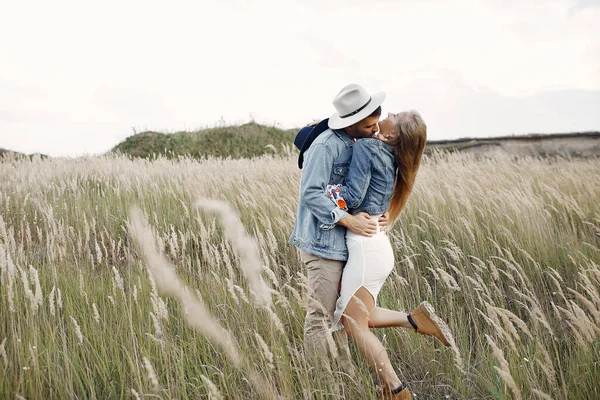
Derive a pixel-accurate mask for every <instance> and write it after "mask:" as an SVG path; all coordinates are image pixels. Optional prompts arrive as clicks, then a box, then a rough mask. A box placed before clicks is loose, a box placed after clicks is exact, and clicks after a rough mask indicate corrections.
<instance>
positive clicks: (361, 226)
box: [338, 212, 377, 237]
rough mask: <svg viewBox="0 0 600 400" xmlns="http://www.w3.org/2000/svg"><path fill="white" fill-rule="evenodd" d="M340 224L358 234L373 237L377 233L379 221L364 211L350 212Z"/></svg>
mask: <svg viewBox="0 0 600 400" xmlns="http://www.w3.org/2000/svg"><path fill="white" fill-rule="evenodd" d="M338 224H339V225H342V226H343V227H344V228H346V229H350V231H351V232H353V233H356V234H357V235H362V236H368V237H371V236H373V235H375V234H376V233H377V222H375V221H373V220H372V219H371V216H370V215H369V214H367V213H364V212H360V213H358V214H355V215H351V214H348V216H346V217H344V218H342V219H341V220H340V221H339V222H338Z"/></svg>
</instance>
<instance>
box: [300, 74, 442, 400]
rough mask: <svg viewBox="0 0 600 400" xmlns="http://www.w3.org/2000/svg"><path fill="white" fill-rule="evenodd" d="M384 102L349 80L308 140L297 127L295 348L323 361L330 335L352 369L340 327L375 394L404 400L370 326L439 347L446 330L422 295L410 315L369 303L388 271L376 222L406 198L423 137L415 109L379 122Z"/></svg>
mask: <svg viewBox="0 0 600 400" xmlns="http://www.w3.org/2000/svg"><path fill="white" fill-rule="evenodd" d="M384 100H385V93H381V92H380V93H375V94H373V95H372V96H371V95H369V93H368V92H367V91H366V90H365V89H364V88H362V87H361V86H359V85H348V86H346V87H344V88H343V89H342V90H341V91H340V92H339V93H338V95H337V96H336V97H335V99H334V100H333V105H334V107H335V109H336V113H335V114H333V116H331V117H330V118H329V120H325V121H322V122H321V123H320V124H325V123H326V124H328V129H327V130H325V131H324V132H323V133H321V134H320V135H319V136H318V137H316V139H315V138H314V137H312V138H311V130H310V129H305V130H304V131H301V132H300V133H299V134H298V137H297V138H296V144H297V145H298V147H299V148H300V150H301V154H300V159H299V160H298V164H299V166H300V168H302V178H301V181H300V199H299V204H298V211H297V218H296V225H295V227H294V230H293V232H292V236H291V238H290V242H291V243H292V244H294V245H295V246H296V247H297V248H298V249H299V250H300V257H301V259H302V262H303V263H304V264H305V265H306V269H307V277H308V292H309V293H308V294H309V303H308V306H307V314H306V320H305V324H304V345H305V349H306V351H307V355H308V356H309V359H311V361H313V362H314V363H317V364H321V366H323V363H327V362H328V358H327V357H324V355H325V354H328V353H329V351H330V346H329V345H328V339H329V338H330V335H333V339H334V342H335V344H336V346H337V352H338V361H339V362H340V363H341V364H342V366H343V367H344V368H345V369H346V371H347V372H351V371H353V366H352V362H351V360H350V351H349V348H348V339H347V335H348V334H349V335H350V336H351V337H352V338H353V339H354V341H355V342H356V344H357V346H358V349H359V350H360V352H361V354H362V356H363V357H364V358H365V359H366V361H367V362H368V363H369V364H370V365H371V367H372V368H373V370H374V371H375V373H376V374H377V376H378V379H379V381H380V383H381V385H382V388H383V395H384V397H385V398H396V399H410V398H412V397H411V394H410V391H409V389H408V387H407V385H406V383H404V382H402V381H401V380H400V379H399V378H398V376H397V374H396V372H395V370H394V368H393V367H392V364H391V362H390V360H389V357H388V354H387V351H386V350H385V348H384V347H383V345H382V344H381V342H380V341H379V339H378V338H377V336H375V335H374V334H373V333H372V332H371V330H370V328H384V327H404V328H409V329H414V330H415V331H416V332H418V333H421V334H423V335H432V336H435V337H437V338H438V339H439V340H441V341H442V342H443V343H444V344H445V345H448V339H447V338H448V337H449V331H448V328H447V326H446V324H445V323H444V322H443V321H442V320H441V319H440V318H439V317H437V316H436V315H435V313H434V311H433V307H432V306H431V305H430V304H429V303H427V302H423V303H421V304H420V305H419V306H418V307H417V308H415V309H414V310H413V311H412V312H411V313H409V314H407V313H404V312H400V311H394V310H388V309H385V308H381V307H377V295H378V293H379V291H380V289H381V287H382V286H383V283H384V281H385V280H386V278H387V277H388V275H389V274H390V273H391V271H392V269H393V268H394V253H393V250H392V246H391V244H390V241H389V239H388V237H387V234H386V231H385V228H386V226H387V225H388V224H390V225H391V224H393V223H394V222H395V221H396V219H397V218H398V216H399V214H400V212H401V211H402V209H403V207H404V205H405V204H406V202H407V200H408V197H409V195H410V193H411V190H412V188H413V185H414V182H415V178H416V175H417V171H418V169H419V164H420V161H421V156H422V155H423V149H424V147H425V142H426V137H427V127H426V125H425V123H424V122H423V119H422V118H421V116H420V115H419V113H418V112H416V111H408V112H401V113H399V114H391V113H390V114H388V116H387V118H385V119H383V120H381V121H380V120H379V118H380V116H381V104H382V103H383V101H384ZM316 128H318V127H316ZM316 128H315V129H316ZM311 139H314V142H312V144H310V147H308V148H306V147H307V146H308V143H310V141H311ZM304 150H306V151H305V152H304ZM340 283H341V285H340ZM330 355H331V354H330ZM315 366H317V365H315Z"/></svg>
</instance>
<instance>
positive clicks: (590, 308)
mask: <svg viewBox="0 0 600 400" xmlns="http://www.w3.org/2000/svg"><path fill="white" fill-rule="evenodd" d="M567 290H568V291H569V292H571V293H572V294H573V295H574V296H575V297H577V298H578V299H579V301H581V302H582V303H583V304H584V305H585V306H586V307H587V309H588V311H589V312H590V313H591V314H592V315H593V316H594V319H595V320H596V322H597V323H598V324H600V310H598V309H597V308H596V306H595V305H594V303H593V302H591V301H590V300H588V299H587V298H586V297H585V296H584V295H582V294H581V293H579V292H577V291H575V290H573V289H571V288H567Z"/></svg>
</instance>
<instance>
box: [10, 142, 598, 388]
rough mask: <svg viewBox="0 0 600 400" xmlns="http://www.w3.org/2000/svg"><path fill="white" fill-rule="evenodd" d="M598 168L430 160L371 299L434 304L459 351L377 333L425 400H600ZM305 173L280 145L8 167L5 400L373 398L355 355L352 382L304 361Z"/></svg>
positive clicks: (404, 306)
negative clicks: (264, 149)
mask: <svg viewBox="0 0 600 400" xmlns="http://www.w3.org/2000/svg"><path fill="white" fill-rule="evenodd" d="M284 153H285V152H284ZM599 176H600V160H598V159H587V160H586V159H570V160H569V159H558V160H552V159H536V158H522V159H510V158H508V157H507V158H486V159H479V160H477V159H475V158H472V157H469V156H466V155H442V154H433V155H430V156H427V157H426V159H425V160H424V164H423V166H422V168H421V171H420V173H419V176H418V178H417V184H416V187H415V191H414V193H413V195H412V197H411V198H410V200H409V204H408V207H407V209H406V210H405V212H404V214H403V215H402V217H401V220H400V221H399V222H398V223H397V225H396V226H395V227H394V228H393V230H392V231H391V232H390V237H391V241H392V243H393V247H394V249H395V254H396V268H395V270H394V271H393V272H392V275H391V277H390V278H389V279H388V281H387V282H386V284H385V285H384V287H383V290H382V293H381V295H380V304H381V305H382V306H385V307H388V308H396V309H401V310H410V309H412V308H413V307H414V306H416V305H417V304H418V303H419V302H420V301H422V300H428V301H429V302H430V303H432V304H433V305H434V307H435V308H436V310H437V312H438V314H439V315H440V316H442V317H443V318H444V319H445V320H446V321H447V322H448V324H449V326H450V328H451V330H452V331H453V333H454V338H455V341H456V347H455V348H445V347H443V346H441V345H440V344H439V343H437V342H435V341H434V340H433V339H431V338H427V337H422V336H419V335H417V334H415V333H414V332H410V331H407V330H402V329H400V328H394V329H383V330H379V331H378V335H379V336H380V337H381V338H382V341H383V343H384V344H385V346H386V347H387V348H388V349H389V352H390V358H391V359H392V362H393V364H394V365H395V366H396V367H397V369H398V371H399V375H400V377H401V379H402V380H406V381H407V382H408V383H409V385H410V387H411V389H412V390H413V392H415V393H416V394H417V395H418V398H421V399H442V398H451V399H466V398H468V399H481V398H487V399H508V398H513V399H521V398H523V399H529V398H540V399H548V398H552V399H596V398H600V384H599V383H598V382H600V367H599V366H598V362H599V361H598V360H600V328H599V326H600V206H599V204H600V201H599V200H600V179H598V177H599ZM299 178H300V172H299V170H298V169H297V166H296V159H295V156H294V155H289V154H280V155H277V154H275V155H273V156H264V157H261V158H257V159H254V160H247V159H239V160H222V159H212V158H210V159H206V160H202V161H195V160H192V159H180V160H178V161H174V160H168V159H165V158H158V159H156V160H153V161H149V160H145V159H136V160H129V159H127V158H125V157H120V156H107V157H99V158H78V159H45V160H43V159H40V158H33V159H32V160H29V159H21V160H7V161H5V162H2V163H0V277H1V281H0V398H3V399H4V398H6V399H13V398H27V399H36V398H55V399H65V398H99V399H106V398H135V399H141V398H160V399H179V398H192V399H197V398H210V399H218V398H224V399H238V398H239V399H247V398H250V399H252V398H285V399H296V398H307V399H309V398H317V399H319V398H328V399H331V398H334V399H335V398H348V399H374V398H376V393H375V391H374V389H373V388H374V386H375V384H376V382H375V381H374V377H373V375H372V374H371V372H370V371H369V368H368V366H367V365H366V364H365V363H364V362H363V361H362V359H361V358H360V357H359V355H358V353H357V351H356V348H355V347H353V353H354V359H355V361H356V365H357V366H358V373H357V375H356V376H354V377H349V376H346V375H344V374H342V373H340V372H338V371H337V370H336V369H335V368H334V369H333V371H332V372H331V373H330V374H327V373H321V374H319V375H318V376H315V374H313V371H312V369H311V367H310V365H309V364H308V363H307V362H306V360H305V358H304V356H303V352H302V325H303V320H304V304H305V302H306V283H305V282H306V280H305V273H304V268H303V266H302V264H301V263H300V261H299V258H298V255H297V251H296V249H295V248H294V247H292V246H291V245H290V244H288V237H289V234H290V232H291V230H292V226H293V223H294V215H295V209H296V205H297V187H298V182H299ZM214 200H221V201H224V202H225V203H224V202H215V201H214ZM229 206H230V207H232V209H233V210H236V212H237V213H239V219H237V218H236V213H234V212H231V211H229V212H228V211H227V207H229ZM133 207H137V209H138V210H139V212H136V211H132V208H133ZM146 224H147V225H146ZM261 271H262V279H261V278H260V276H261V275H260V272H261ZM257 272H258V273H257ZM263 279H264V280H263Z"/></svg>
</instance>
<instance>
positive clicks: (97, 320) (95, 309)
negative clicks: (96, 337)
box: [92, 303, 100, 323]
mask: <svg viewBox="0 0 600 400" xmlns="http://www.w3.org/2000/svg"><path fill="white" fill-rule="evenodd" d="M92 310H93V312H94V321H96V322H97V323H100V313H99V312H98V307H96V303H92Z"/></svg>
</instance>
